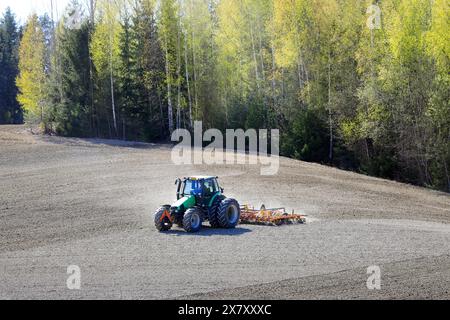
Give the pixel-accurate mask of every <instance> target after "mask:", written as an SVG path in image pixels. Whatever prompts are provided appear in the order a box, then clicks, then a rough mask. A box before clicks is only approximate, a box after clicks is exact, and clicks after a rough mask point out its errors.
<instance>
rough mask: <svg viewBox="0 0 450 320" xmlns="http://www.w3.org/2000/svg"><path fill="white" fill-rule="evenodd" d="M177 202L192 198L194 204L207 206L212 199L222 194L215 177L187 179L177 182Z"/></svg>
mask: <svg viewBox="0 0 450 320" xmlns="http://www.w3.org/2000/svg"><path fill="white" fill-rule="evenodd" d="M176 183H177V185H178V189H177V200H180V199H182V198H184V197H190V196H194V197H195V198H196V203H198V204H200V205H204V206H208V205H209V203H210V202H211V200H212V198H213V197H215V196H217V195H218V194H222V193H223V189H222V188H220V186H219V183H218V181H217V177H200V176H197V177H189V178H184V179H183V180H181V179H178V180H177V182H176Z"/></svg>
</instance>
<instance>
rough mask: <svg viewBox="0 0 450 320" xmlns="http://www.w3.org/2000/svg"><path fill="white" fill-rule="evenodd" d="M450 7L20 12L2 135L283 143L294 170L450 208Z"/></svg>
mask: <svg viewBox="0 0 450 320" xmlns="http://www.w3.org/2000/svg"><path fill="white" fill-rule="evenodd" d="M449 7H450V3H449V1H448V0H379V1H373V0H80V1H76V0H74V1H72V2H71V3H70V5H69V6H68V7H67V8H66V10H65V14H64V15H62V16H54V14H53V13H52V14H46V15H44V16H37V15H36V14H34V15H30V16H29V17H28V19H27V21H26V23H25V24H23V25H19V24H18V22H17V19H16V17H15V15H14V13H13V12H11V10H9V9H7V10H6V11H5V12H4V13H3V15H2V17H1V18H0V71H1V73H0V124H14V123H15V124H19V123H23V122H25V123H26V124H27V125H29V126H30V127H34V128H38V129H39V131H40V132H42V133H46V134H55V135H61V136H71V137H99V138H108V139H123V140H131V141H134V140H137V141H147V142H163V141H170V136H171V133H172V132H173V131H174V130H175V129H178V128H185V129H188V130H192V128H193V123H194V121H203V126H204V128H205V129H208V128H217V129H220V130H225V129H228V128H229V129H237V128H242V129H249V128H253V129H262V128H265V129H275V128H276V129H279V130H280V133H281V146H280V148H281V154H282V155H283V156H287V157H291V158H295V159H299V160H304V161H309V162H317V163H322V164H327V165H332V166H335V167H338V168H342V169H347V170H353V171H356V172H361V173H364V174H367V175H373V176H378V177H382V178H388V179H393V180H397V181H403V182H407V183H412V184H416V185H420V186H426V187H429V188H434V189H438V190H442V191H447V192H450V172H449V170H450V102H449V101H450V92H449V88H450V36H449V35H450V33H449V30H450V26H449V21H450V9H449ZM35 130H36V129H35Z"/></svg>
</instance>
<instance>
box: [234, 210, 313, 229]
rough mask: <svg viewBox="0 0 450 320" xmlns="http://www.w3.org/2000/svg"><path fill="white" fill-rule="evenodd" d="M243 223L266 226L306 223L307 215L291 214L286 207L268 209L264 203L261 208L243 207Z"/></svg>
mask: <svg viewBox="0 0 450 320" xmlns="http://www.w3.org/2000/svg"><path fill="white" fill-rule="evenodd" d="M241 223H242V224H256V225H265V226H281V225H287V224H304V223H306V218H305V216H302V215H299V214H295V213H294V212H292V214H289V213H287V212H286V209H285V208H277V209H266V207H265V206H264V205H263V206H262V207H261V209H260V210H255V209H254V208H253V209H250V207H249V206H242V207H241Z"/></svg>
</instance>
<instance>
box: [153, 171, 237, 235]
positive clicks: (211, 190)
mask: <svg viewBox="0 0 450 320" xmlns="http://www.w3.org/2000/svg"><path fill="white" fill-rule="evenodd" d="M217 179H218V177H189V178H184V179H183V180H181V179H177V181H176V182H175V184H176V185H177V202H175V203H174V204H173V205H165V206H162V207H161V208H159V209H158V211H156V212H155V214H154V219H155V226H156V229H158V231H160V232H164V231H169V230H170V229H171V228H172V226H173V225H174V224H176V225H178V226H179V227H180V228H184V230H186V231H187V232H189V233H193V232H198V231H200V229H201V228H202V224H203V222H204V221H209V223H210V225H211V227H213V228H226V229H233V228H235V227H236V226H237V225H238V223H239V220H240V217H241V210H240V206H239V203H238V202H237V201H236V200H234V199H230V198H226V197H225V196H224V195H223V191H224V190H223V188H221V187H220V186H219V183H218V181H217Z"/></svg>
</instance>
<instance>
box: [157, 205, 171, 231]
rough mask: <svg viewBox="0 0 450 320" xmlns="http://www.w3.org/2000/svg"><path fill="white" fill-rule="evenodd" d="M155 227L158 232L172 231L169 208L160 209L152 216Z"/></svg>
mask: <svg viewBox="0 0 450 320" xmlns="http://www.w3.org/2000/svg"><path fill="white" fill-rule="evenodd" d="M154 221H155V227H156V229H157V230H158V231H159V232H164V231H169V230H170V229H172V225H173V224H172V221H171V220H170V207H169V208H167V206H166V207H161V208H159V209H158V211H156V212H155V214H154Z"/></svg>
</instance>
